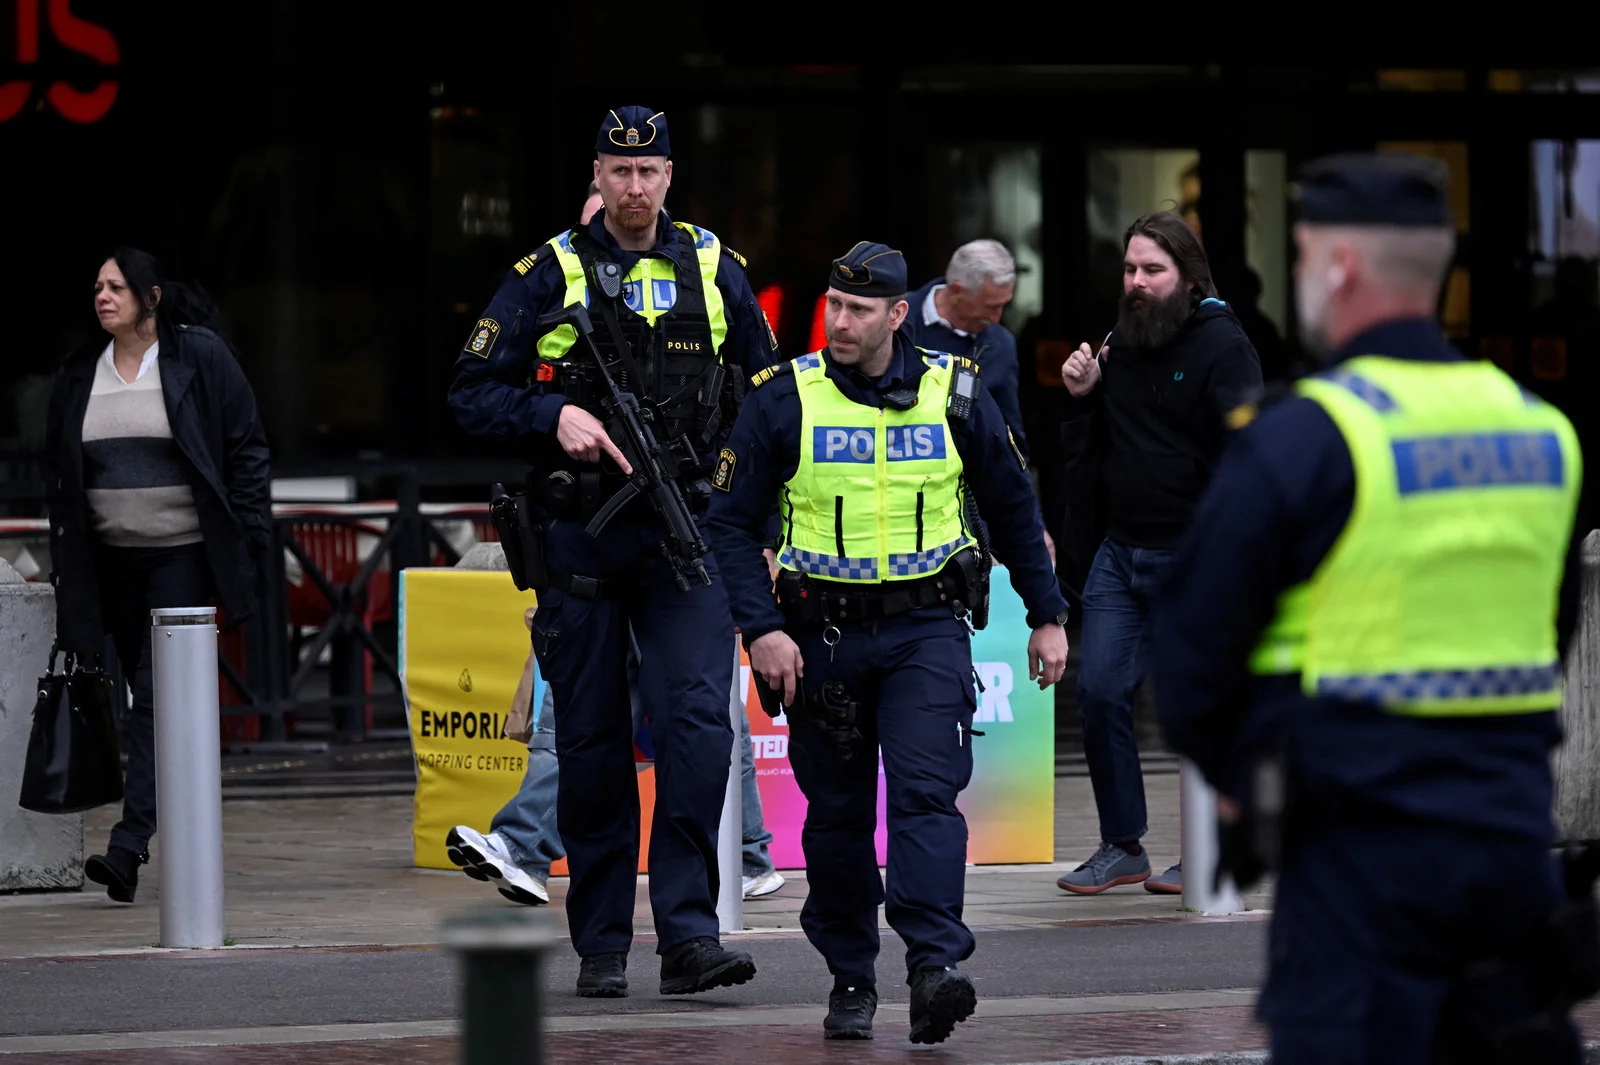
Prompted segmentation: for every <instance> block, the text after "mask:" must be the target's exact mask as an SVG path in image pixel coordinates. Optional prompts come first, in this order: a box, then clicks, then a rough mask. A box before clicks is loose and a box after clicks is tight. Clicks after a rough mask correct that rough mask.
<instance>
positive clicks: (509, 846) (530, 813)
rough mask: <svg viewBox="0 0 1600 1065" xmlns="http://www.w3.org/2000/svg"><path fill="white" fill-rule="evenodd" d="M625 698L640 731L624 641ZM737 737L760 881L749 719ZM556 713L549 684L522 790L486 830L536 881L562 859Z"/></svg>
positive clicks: (767, 839) (761, 830)
mask: <svg viewBox="0 0 1600 1065" xmlns="http://www.w3.org/2000/svg"><path fill="white" fill-rule="evenodd" d="M628 699H629V702H630V703H631V705H632V709H633V731H634V732H635V733H637V732H638V731H639V722H640V720H641V719H642V717H643V716H644V710H643V706H642V704H641V703H640V701H639V650H638V646H637V645H636V644H635V643H634V642H633V636H632V633H631V632H630V633H629V638H628ZM739 721H740V724H741V725H742V726H743V727H742V728H741V729H740V732H739V742H740V752H739V758H740V785H741V789H742V793H743V801H742V803H741V805H742V806H743V812H744V824H743V829H744V831H743V838H744V875H745V876H762V875H764V874H766V873H770V872H771V871H772V859H771V858H770V857H769V856H768V854H767V847H768V845H769V844H770V843H771V842H772V833H771V832H768V831H767V830H766V826H765V824H764V823H763V822H762V818H761V792H760V791H759V790H757V788H756V770H755V752H754V750H753V749H752V747H751V744H750V722H749V719H747V718H744V717H741V718H740V719H739ZM557 779H558V778H557V763H556V711H555V696H554V694H553V693H552V691H551V688H550V686H549V685H548V684H546V685H545V688H544V699H543V701H542V702H541V703H540V704H539V710H538V716H537V717H536V718H535V719H534V733H533V737H532V738H531V739H530V740H529V742H528V770H527V772H526V773H525V774H524V775H523V777H522V787H521V789H519V790H518V791H517V793H516V794H515V795H513V796H512V797H511V801H510V802H508V803H506V804H505V805H504V806H502V807H501V808H500V811H499V813H497V814H495V815H494V822H493V824H491V825H490V826H489V830H490V831H491V832H498V833H499V834H500V838H501V839H503V840H505V841H506V850H507V851H509V852H510V854H511V860H512V861H514V862H516V863H517V865H518V866H519V867H520V868H522V869H523V870H524V871H526V872H528V873H529V874H531V875H534V876H536V877H538V878H540V879H545V878H547V877H549V875H550V865H551V863H553V862H556V861H558V860H560V859H561V858H564V857H566V854H567V852H566V849H565V848H564V847H563V846H562V845H561V833H560V831H559V830H558V828H557V827H556V781H557Z"/></svg>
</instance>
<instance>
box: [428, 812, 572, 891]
mask: <svg viewBox="0 0 1600 1065" xmlns="http://www.w3.org/2000/svg"><path fill="white" fill-rule="evenodd" d="M444 845H445V846H444V850H445V855H446V857H448V858H449V859H450V861H451V862H452V863H454V864H455V865H459V866H460V867H461V871H462V872H463V873H466V874H467V875H468V876H470V877H472V879H474V880H483V881H489V882H494V885H495V889H496V890H498V891H499V892H500V894H502V895H504V896H505V897H506V898H508V899H510V900H511V901H512V902H520V903H522V904H523V905H524V906H541V905H543V904H545V903H547V902H549V901H550V891H549V889H548V888H547V887H546V881H545V879H544V878H540V877H536V876H534V875H533V874H532V873H529V872H526V871H524V870H523V869H522V868H521V867H520V866H518V865H517V864H516V863H515V862H513V861H512V860H511V852H510V851H508V850H506V843H505V840H503V839H501V838H500V834H499V833H498V832H491V833H489V834H488V835H487V836H485V835H484V834H483V833H481V832H479V831H478V830H476V829H474V828H471V827H469V826H467V825H457V826H456V827H454V828H452V829H451V830H450V833H449V835H447V836H445V840H444Z"/></svg>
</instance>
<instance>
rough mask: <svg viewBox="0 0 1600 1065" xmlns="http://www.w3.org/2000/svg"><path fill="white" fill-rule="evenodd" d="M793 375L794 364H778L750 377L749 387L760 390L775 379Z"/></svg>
mask: <svg viewBox="0 0 1600 1065" xmlns="http://www.w3.org/2000/svg"><path fill="white" fill-rule="evenodd" d="M792 373H794V363H792V362H780V363H778V365H776V366H768V367H767V368H766V369H765V370H762V371H760V372H759V373H755V374H752V375H751V376H750V387H751V388H760V387H761V386H762V385H764V384H766V383H767V382H768V381H771V380H772V379H773V378H775V377H785V376H787V375H789V374H792Z"/></svg>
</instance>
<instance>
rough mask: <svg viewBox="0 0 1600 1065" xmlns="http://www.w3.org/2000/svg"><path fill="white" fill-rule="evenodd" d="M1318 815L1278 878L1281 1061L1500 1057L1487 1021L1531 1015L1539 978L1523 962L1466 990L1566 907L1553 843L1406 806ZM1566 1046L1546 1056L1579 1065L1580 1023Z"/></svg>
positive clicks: (1273, 1016) (1560, 1038)
mask: <svg viewBox="0 0 1600 1065" xmlns="http://www.w3.org/2000/svg"><path fill="white" fill-rule="evenodd" d="M1306 821H1307V823H1306V824H1305V825H1304V826H1303V828H1302V829H1301V830H1300V831H1298V832H1297V834H1296V835H1297V838H1296V840H1295V841H1294V843H1293V845H1292V847H1291V849H1290V850H1289V851H1288V852H1287V853H1286V855H1285V862H1284V868H1283V870H1282V872H1281V874H1280V876H1279V880H1278V888H1277V899H1276V902H1275V904H1274V912H1273V915H1272V932H1271V947H1270V955H1269V956H1270V972H1269V974H1268V977H1267V984H1266V987H1265V988H1264V989H1263V991H1262V995H1261V1003H1260V1007H1259V1013H1260V1016H1261V1019H1262V1020H1263V1021H1265V1022H1266V1024H1267V1026H1268V1028H1269V1029H1270V1030H1271V1033H1272V1061H1273V1065H1429V1063H1431V1062H1434V1061H1448V1062H1450V1063H1451V1065H1464V1063H1476V1062H1484V1063H1487V1062H1492V1061H1498V1060H1499V1059H1497V1058H1494V1057H1491V1056H1488V1055H1487V1049H1488V1048H1487V1046H1486V1045H1485V1040H1484V1039H1483V1038H1482V1036H1481V1035H1479V1034H1478V1031H1479V1026H1480V1025H1490V1026H1494V1027H1500V1026H1501V1025H1502V1024H1504V1023H1506V1022H1514V1021H1516V1020H1517V1019H1519V1018H1520V1017H1523V1016H1526V1015H1527V1013H1528V1012H1529V1003H1530V1001H1531V996H1532V991H1533V988H1534V986H1535V982H1536V979H1537V975H1536V974H1535V973H1533V972H1528V974H1527V975H1526V977H1524V976H1522V973H1521V971H1519V970H1517V969H1515V968H1514V969H1512V970H1511V971H1510V972H1509V973H1508V974H1507V976H1506V979H1505V980H1504V981H1503V983H1501V984H1499V985H1497V986H1496V988H1495V990H1494V993H1493V994H1491V995H1488V996H1483V995H1477V996H1475V997H1474V998H1473V999H1471V1000H1470V1001H1469V1000H1467V999H1465V998H1462V997H1458V995H1457V993H1456V989H1457V986H1458V983H1459V980H1460V978H1461V976H1462V974H1463V972H1464V971H1465V969H1466V968H1467V964H1468V962H1469V961H1470V959H1472V958H1473V957H1474V956H1477V957H1483V956H1486V955H1492V954H1494V953H1497V952H1498V951H1499V950H1500V949H1501V948H1508V947H1510V948H1514V947H1516V946H1517V945H1518V944H1521V943H1525V942H1526V941H1528V940H1529V939H1530V938H1531V936H1532V932H1533V929H1534V928H1535V927H1536V926H1537V924H1538V923H1539V922H1541V921H1543V920H1544V919H1545V917H1546V915H1547V914H1549V913H1550V911H1551V910H1552V909H1553V908H1554V906H1555V904H1556V901H1557V893H1558V890H1559V888H1558V883H1559V881H1558V876H1557V866H1556V862H1555V860H1554V859H1553V857H1552V854H1551V850H1550V847H1549V845H1548V843H1547V842H1540V841H1536V840H1528V841H1520V840H1516V839H1509V838H1497V837H1496V836H1495V835H1493V834H1492V833H1488V832H1485V831H1481V830H1473V829H1469V828H1465V827H1449V826H1441V825H1438V824H1431V823H1425V822H1422V821H1419V820H1416V819H1412V818H1407V817H1403V816H1400V815H1398V814H1377V813H1368V814H1360V815H1355V816H1350V815H1342V816H1339V817H1338V818H1335V817H1333V816H1331V815H1328V814H1320V815H1319V814H1317V813H1314V812H1309V811H1308V813H1307V817H1306ZM1555 1041H1556V1042H1557V1043H1560V1044H1561V1046H1560V1047H1559V1049H1556V1050H1552V1051H1550V1052H1548V1053H1541V1054H1539V1055H1538V1057H1539V1060H1540V1061H1541V1062H1547V1063H1548V1065H1578V1062H1580V1061H1581V1060H1582V1055H1581V1052H1580V1050H1579V1043H1578V1038H1577V1035H1576V1032H1575V1031H1574V1030H1572V1028H1571V1025H1570V1024H1568V1025H1567V1026H1566V1030H1565V1031H1561V1032H1558V1033H1557V1036H1556V1040H1555ZM1441 1052H1442V1054H1441ZM1436 1054H1441V1056H1439V1057H1435V1055H1436Z"/></svg>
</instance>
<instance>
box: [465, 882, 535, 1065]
mask: <svg viewBox="0 0 1600 1065" xmlns="http://www.w3.org/2000/svg"><path fill="white" fill-rule="evenodd" d="M555 941H556V933H555V929H554V927H553V926H552V925H551V921H550V917H549V915H548V914H544V913H538V912H534V911H530V910H524V909H515V910H512V909H502V908H498V907H497V908H495V909H488V910H479V911H477V912H475V913H468V914H461V915H459V916H456V917H449V918H446V919H445V923H444V944H445V946H447V947H449V948H450V949H451V950H454V951H455V952H456V953H458V954H459V955H461V968H462V977H463V979H462V985H461V1017H462V1027H461V1057H460V1060H461V1062H462V1063H463V1065H542V1063H543V1062H544V954H545V951H547V950H549V949H550V947H551V946H552V945H553V944H554V943H555Z"/></svg>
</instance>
